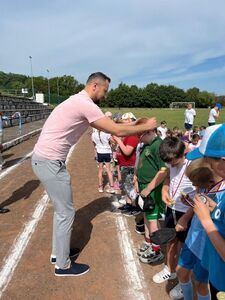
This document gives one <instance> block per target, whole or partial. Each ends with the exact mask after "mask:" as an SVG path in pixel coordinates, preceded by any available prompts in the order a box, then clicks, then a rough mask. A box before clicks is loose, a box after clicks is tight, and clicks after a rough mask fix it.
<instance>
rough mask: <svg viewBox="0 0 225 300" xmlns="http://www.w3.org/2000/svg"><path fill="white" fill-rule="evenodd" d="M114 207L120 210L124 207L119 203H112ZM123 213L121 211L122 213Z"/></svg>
mask: <svg viewBox="0 0 225 300" xmlns="http://www.w3.org/2000/svg"><path fill="white" fill-rule="evenodd" d="M111 203H112V206H114V207H116V208H120V207H123V206H124V205H123V204H121V203H119V201H116V200H115V201H112V202H111ZM120 212H121V211H120Z"/></svg>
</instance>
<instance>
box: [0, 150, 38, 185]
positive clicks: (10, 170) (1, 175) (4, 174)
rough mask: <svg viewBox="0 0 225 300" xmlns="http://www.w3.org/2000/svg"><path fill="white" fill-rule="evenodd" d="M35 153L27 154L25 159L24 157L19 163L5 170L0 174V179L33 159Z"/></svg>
mask: <svg viewBox="0 0 225 300" xmlns="http://www.w3.org/2000/svg"><path fill="white" fill-rule="evenodd" d="M32 153H33V151H31V152H30V153H28V154H26V155H25V156H24V157H22V158H21V159H20V160H18V161H17V163H16V164H15V165H13V166H11V167H8V168H7V169H5V170H3V171H2V172H1V174H0V179H2V178H3V177H5V176H6V175H8V174H9V173H11V172H12V171H13V170H15V169H16V168H17V167H19V166H20V165H21V164H22V162H24V161H25V160H26V159H27V158H29V157H31V155H32Z"/></svg>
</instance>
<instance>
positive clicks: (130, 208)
mask: <svg viewBox="0 0 225 300" xmlns="http://www.w3.org/2000/svg"><path fill="white" fill-rule="evenodd" d="M120 210H121V212H125V211H131V210H132V206H131V205H130V204H125V205H123V206H122V207H120Z"/></svg>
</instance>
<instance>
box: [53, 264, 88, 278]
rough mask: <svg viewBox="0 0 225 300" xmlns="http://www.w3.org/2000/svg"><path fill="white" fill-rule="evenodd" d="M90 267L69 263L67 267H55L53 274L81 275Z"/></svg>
mask: <svg viewBox="0 0 225 300" xmlns="http://www.w3.org/2000/svg"><path fill="white" fill-rule="evenodd" d="M89 270H90V267H89V266H88V265H85V264H78V263H71V266H70V268H68V269H58V268H55V276H81V275H84V274H85V273H87V272H88V271H89Z"/></svg>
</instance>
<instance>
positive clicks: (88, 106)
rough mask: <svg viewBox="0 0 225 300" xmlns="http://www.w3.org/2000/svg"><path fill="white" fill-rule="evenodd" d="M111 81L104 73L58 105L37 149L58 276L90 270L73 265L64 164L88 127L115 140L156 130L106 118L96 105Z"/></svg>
mask: <svg viewBox="0 0 225 300" xmlns="http://www.w3.org/2000/svg"><path fill="white" fill-rule="evenodd" d="M110 81H111V80H110V78H109V77H107V76H106V75H105V74H103V73H101V72H97V73H93V74H91V75H90V76H89V77H88V80H87V82H86V86H85V88H84V90H83V91H81V92H80V93H78V94H76V95H73V96H71V97H70V98H69V99H67V100H66V101H64V102H63V103H61V104H60V105H58V106H57V107H56V108H55V109H54V110H53V112H52V113H51V115H50V116H49V118H48V119H47V121H46V122H45V125H44V127H43V129H42V132H41V134H40V137H39V139H38V141H37V143H36V145H35V147H34V154H33V156H32V168H33V171H34V173H35V174H36V176H37V177H38V178H39V180H40V181H41V183H42V184H43V186H44V188H45V190H46V192H47V194H48V195H49V197H50V198H51V200H52V202H53V206H54V219H53V241H52V244H53V245H52V255H51V262H52V263H55V275H56V276H79V275H82V274H85V273H87V272H88V271H89V266H88V265H85V264H78V263H74V262H71V260H70V257H72V256H74V255H75V253H72V252H70V238H71V232H72V225H73V221H74V215H75V210H74V207H73V199H72V190H71V183H70V176H69V173H68V172H67V170H66V165H65V160H66V157H67V155H68V152H69V150H70V148H71V146H73V145H74V144H76V143H77V141H78V140H79V138H80V137H81V136H82V135H83V133H84V132H85V131H86V130H87V129H88V127H89V126H92V127H94V128H97V129H98V130H102V131H105V132H109V133H111V134H113V135H116V136H126V135H133V134H135V133H139V132H144V131H146V130H150V129H153V128H155V127H156V120H155V118H151V119H149V121H148V122H147V123H146V124H140V125H135V124H131V125H127V124H126V125H123V124H116V123H114V122H113V121H112V120H111V119H110V118H107V117H106V116H105V115H104V114H103V112H102V111H101V110H100V108H99V107H98V106H97V105H96V104H95V103H98V102H99V101H100V100H102V99H104V98H105V96H106V93H107V91H108V88H109V83H110Z"/></svg>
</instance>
